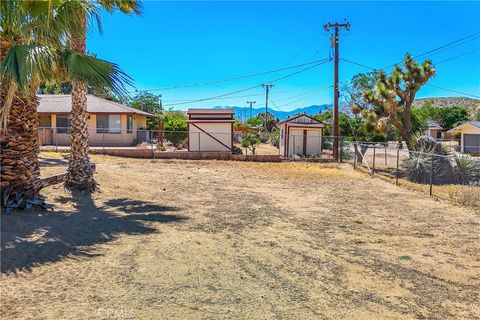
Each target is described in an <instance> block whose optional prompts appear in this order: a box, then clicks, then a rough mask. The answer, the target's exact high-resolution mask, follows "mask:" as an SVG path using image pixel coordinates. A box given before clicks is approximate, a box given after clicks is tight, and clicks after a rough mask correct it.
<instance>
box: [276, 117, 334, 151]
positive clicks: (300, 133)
mask: <svg viewBox="0 0 480 320" xmlns="http://www.w3.org/2000/svg"><path fill="white" fill-rule="evenodd" d="M279 126H280V143H279V149H280V155H281V156H284V157H292V156H293V155H300V156H305V157H312V156H317V155H320V154H321V152H322V136H323V129H324V127H325V125H324V124H323V123H321V122H320V121H318V120H317V119H315V118H312V117H310V116H309V115H307V114H299V115H296V116H294V117H292V118H288V119H286V120H284V121H282V122H280V123H279Z"/></svg>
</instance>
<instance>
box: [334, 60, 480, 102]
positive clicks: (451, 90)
mask: <svg viewBox="0 0 480 320" xmlns="http://www.w3.org/2000/svg"><path fill="white" fill-rule="evenodd" d="M342 60H344V61H346V62H349V63H353V64H356V65H358V66H362V67H364V68H368V69H371V70H379V69H376V68H373V67H370V66H367V65H364V64H361V63H357V62H354V61H351V60H347V59H342ZM425 85H426V86H429V87H432V88H437V89H441V90H445V91H450V92H455V93H459V94H463V95H466V96H470V97H474V98H478V99H480V96H477V95H474V94H471V93H466V92H462V91H457V90H453V89H448V88H443V87H439V86H435V85H433V84H428V83H426V84H425Z"/></svg>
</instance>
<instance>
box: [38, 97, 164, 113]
mask: <svg viewBox="0 0 480 320" xmlns="http://www.w3.org/2000/svg"><path fill="white" fill-rule="evenodd" d="M37 97H38V98H40V104H39V106H38V109H37V111H38V112H39V113H70V112H72V96H71V95H70V94H61V95H60V94H38V95H37ZM87 112H88V113H127V114H140V115H144V116H147V117H155V116H154V115H153V114H151V113H148V112H144V111H141V110H138V109H135V108H130V107H127V106H124V105H122V104H120V103H116V102H113V101H109V100H105V99H102V98H99V97H96V96H94V95H91V94H89V95H87Z"/></svg>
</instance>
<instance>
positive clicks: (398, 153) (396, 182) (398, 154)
mask: <svg viewBox="0 0 480 320" xmlns="http://www.w3.org/2000/svg"><path fill="white" fill-rule="evenodd" d="M399 159H400V149H398V148H397V171H396V172H395V184H396V185H397V186H398V163H399Z"/></svg>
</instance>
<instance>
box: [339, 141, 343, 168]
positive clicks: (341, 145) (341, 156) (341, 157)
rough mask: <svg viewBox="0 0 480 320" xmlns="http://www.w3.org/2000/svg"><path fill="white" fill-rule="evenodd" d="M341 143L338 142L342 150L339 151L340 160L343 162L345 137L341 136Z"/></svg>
mask: <svg viewBox="0 0 480 320" xmlns="http://www.w3.org/2000/svg"><path fill="white" fill-rule="evenodd" d="M339 140H340V143H339V144H338V147H339V148H340V150H338V153H339V154H340V162H343V155H342V154H343V152H342V151H343V137H340V139H339Z"/></svg>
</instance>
